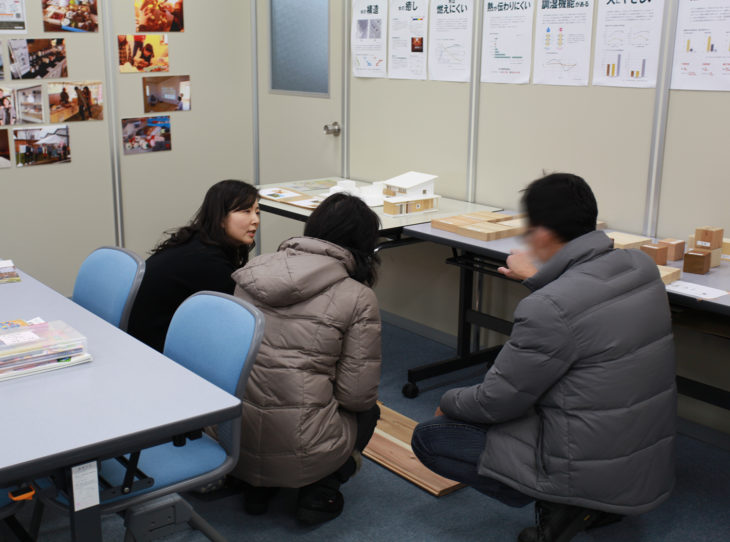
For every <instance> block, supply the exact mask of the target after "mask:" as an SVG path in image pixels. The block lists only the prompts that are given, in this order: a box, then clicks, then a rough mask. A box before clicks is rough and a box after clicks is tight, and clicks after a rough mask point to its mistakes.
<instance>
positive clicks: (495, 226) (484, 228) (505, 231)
mask: <svg viewBox="0 0 730 542" xmlns="http://www.w3.org/2000/svg"><path fill="white" fill-rule="evenodd" d="M518 231H519V229H518V228H510V227H509V226H503V225H502V224H501V223H499V222H477V223H476V224H470V225H468V226H462V227H460V228H458V229H457V230H456V233H458V234H459V235H463V236H465V237H471V238H472V239H478V240H480V241H496V240H497V239H504V238H505V237H511V236H513V235H517V232H518Z"/></svg>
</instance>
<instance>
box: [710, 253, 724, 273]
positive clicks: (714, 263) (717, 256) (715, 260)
mask: <svg viewBox="0 0 730 542" xmlns="http://www.w3.org/2000/svg"><path fill="white" fill-rule="evenodd" d="M721 260H722V249H721V248H716V249H714V250H711V251H710V269H712V268H713V267H718V266H719V265H720V261H721Z"/></svg>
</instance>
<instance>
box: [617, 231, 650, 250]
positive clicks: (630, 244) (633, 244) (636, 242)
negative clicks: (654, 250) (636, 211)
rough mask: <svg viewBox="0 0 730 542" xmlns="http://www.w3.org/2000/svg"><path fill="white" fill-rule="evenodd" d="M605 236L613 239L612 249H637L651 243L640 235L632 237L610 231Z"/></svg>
mask: <svg viewBox="0 0 730 542" xmlns="http://www.w3.org/2000/svg"><path fill="white" fill-rule="evenodd" d="M606 235H608V236H609V237H610V238H611V239H613V248H639V247H640V246H641V245H646V244H647V243H651V239H649V238H648V237H644V236H642V235H633V234H630V233H621V232H618V231H612V232H610V233H607V234H606Z"/></svg>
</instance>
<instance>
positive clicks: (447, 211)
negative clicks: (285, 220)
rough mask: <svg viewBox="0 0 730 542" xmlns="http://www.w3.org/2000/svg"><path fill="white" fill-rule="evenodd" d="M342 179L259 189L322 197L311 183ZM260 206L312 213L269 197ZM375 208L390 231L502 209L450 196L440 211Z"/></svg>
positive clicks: (296, 214)
mask: <svg viewBox="0 0 730 542" xmlns="http://www.w3.org/2000/svg"><path fill="white" fill-rule="evenodd" d="M326 180H331V181H335V182H336V181H342V180H345V179H343V178H342V177H325V178H322V179H308V180H303V181H289V182H281V183H272V184H263V185H260V186H258V187H257V188H259V189H261V188H275V187H283V188H293V189H294V190H298V191H299V192H303V193H305V194H311V195H312V196H321V195H323V194H326V193H327V190H323V189H309V186H308V185H311V184H312V183H316V182H317V181H326ZM357 184H358V186H362V185H367V184H370V183H367V182H364V181H357ZM259 205H260V206H261V208H262V210H264V211H268V212H273V213H277V214H284V215H285V216H289V217H290V218H294V219H295V220H301V221H305V220H306V219H307V217H308V216H309V215H310V214H311V213H312V211H311V210H309V209H304V208H302V207H296V206H295V205H290V204H287V203H282V202H281V201H274V200H269V199H264V198H261V200H260V201H259ZM372 209H373V211H375V213H376V214H377V215H378V217H379V218H380V224H381V228H380V229H381V231H388V230H393V229H400V228H403V227H404V226H410V225H412V224H422V223H424V222H430V221H431V220H432V219H434V218H443V217H446V216H453V215H456V214H468V213H474V212H476V211H492V212H494V211H499V210H501V208H499V207H492V206H490V205H482V204H479V203H468V202H466V201H461V200H457V199H451V198H444V197H442V198H439V210H438V211H430V212H427V213H416V214H411V215H405V216H399V217H393V216H392V215H387V214H385V213H384V212H383V206H382V205H381V206H379V207H372Z"/></svg>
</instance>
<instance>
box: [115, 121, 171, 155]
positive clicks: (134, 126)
mask: <svg viewBox="0 0 730 542" xmlns="http://www.w3.org/2000/svg"><path fill="white" fill-rule="evenodd" d="M122 140H123V147H124V154H142V153H146V152H159V151H169V150H171V149H172V141H171V134H170V116H169V115H166V116H162V117H139V118H132V119H122Z"/></svg>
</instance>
